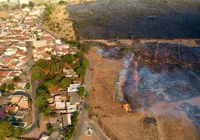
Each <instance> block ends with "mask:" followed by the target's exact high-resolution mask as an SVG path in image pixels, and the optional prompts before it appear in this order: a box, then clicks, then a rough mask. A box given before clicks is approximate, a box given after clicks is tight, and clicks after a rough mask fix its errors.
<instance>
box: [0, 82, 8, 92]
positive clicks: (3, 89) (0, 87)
mask: <svg viewBox="0 0 200 140" xmlns="http://www.w3.org/2000/svg"><path fill="white" fill-rule="evenodd" d="M6 87H7V85H6V83H4V84H2V85H1V86H0V90H2V91H5V90H6Z"/></svg>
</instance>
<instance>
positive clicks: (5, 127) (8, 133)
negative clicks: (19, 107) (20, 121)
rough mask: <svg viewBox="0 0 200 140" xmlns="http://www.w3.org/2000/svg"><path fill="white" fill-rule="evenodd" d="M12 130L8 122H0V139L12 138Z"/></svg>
mask: <svg viewBox="0 0 200 140" xmlns="http://www.w3.org/2000/svg"><path fill="white" fill-rule="evenodd" d="M13 131H14V128H13V126H12V124H11V123H10V122H8V121H0V138H7V137H12V136H13Z"/></svg>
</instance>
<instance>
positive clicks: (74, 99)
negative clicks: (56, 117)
mask: <svg viewBox="0 0 200 140" xmlns="http://www.w3.org/2000/svg"><path fill="white" fill-rule="evenodd" d="M69 96H70V103H71V104H72V105H78V104H79V102H80V97H79V95H78V93H77V92H71V93H69Z"/></svg>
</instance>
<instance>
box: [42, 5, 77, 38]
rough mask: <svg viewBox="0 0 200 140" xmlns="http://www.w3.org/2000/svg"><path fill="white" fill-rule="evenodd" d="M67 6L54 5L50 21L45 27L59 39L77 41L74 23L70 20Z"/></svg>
mask: <svg viewBox="0 0 200 140" xmlns="http://www.w3.org/2000/svg"><path fill="white" fill-rule="evenodd" d="M65 8H66V6H65V5H58V4H57V5H54V10H53V11H52V14H51V15H50V20H49V21H45V22H44V23H43V27H44V28H46V29H48V30H49V31H50V32H52V33H53V34H55V35H56V36H57V37H59V38H65V39H68V40H73V39H75V32H74V30H73V23H72V22H71V21H70V20H68V18H69V14H68V13H67V12H66V9H65Z"/></svg>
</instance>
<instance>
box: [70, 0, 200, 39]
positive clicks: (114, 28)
mask: <svg viewBox="0 0 200 140" xmlns="http://www.w3.org/2000/svg"><path fill="white" fill-rule="evenodd" d="M199 9H200V1H199V0H151V1H149V0H100V1H96V2H89V3H83V4H79V5H73V6H70V7H68V11H69V13H70V18H71V20H73V22H74V28H75V31H76V36H77V37H79V38H80V39H110V38H131V37H132V38H137V37H139V38H198V37H200V28H199V22H200V10H199Z"/></svg>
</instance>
